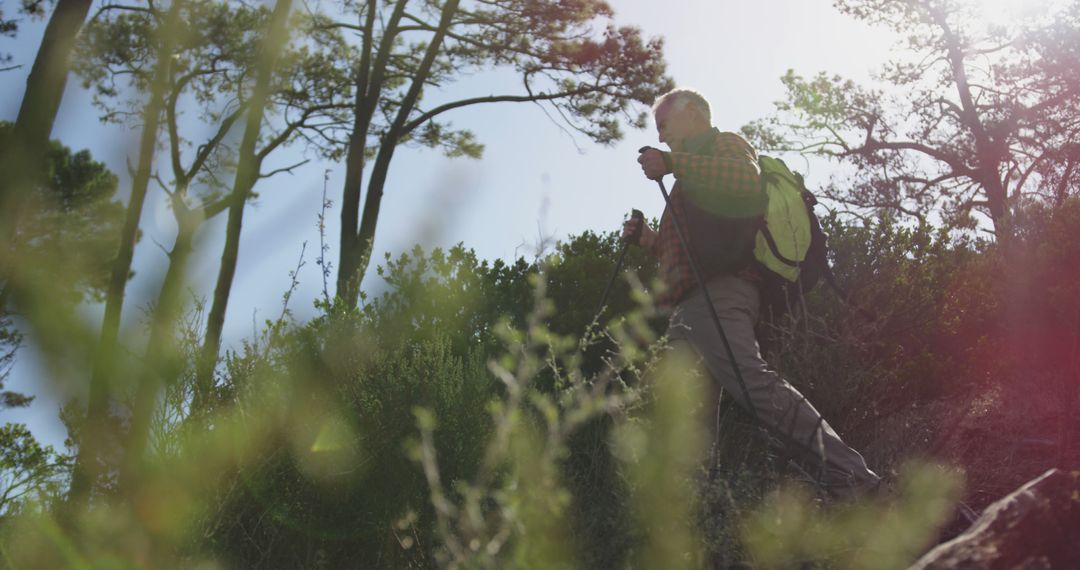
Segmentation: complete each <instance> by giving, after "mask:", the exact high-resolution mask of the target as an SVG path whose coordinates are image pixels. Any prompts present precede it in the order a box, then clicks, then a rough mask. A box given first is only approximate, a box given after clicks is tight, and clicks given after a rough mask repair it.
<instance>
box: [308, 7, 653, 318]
mask: <svg viewBox="0 0 1080 570" xmlns="http://www.w3.org/2000/svg"><path fill="white" fill-rule="evenodd" d="M355 16H356V17H357V23H355V24H354V23H350V22H339V21H332V20H330V19H326V20H325V22H324V24H325V26H327V27H332V28H340V29H345V30H349V31H351V32H352V33H353V34H354V35H355V39H356V41H357V43H358V45H357V47H356V51H357V52H358V56H359V60H358V61H356V62H354V63H353V65H354V66H355V77H354V80H355V85H356V87H355V93H354V96H355V99H354V101H353V105H352V117H351V122H350V124H349V125H348V126H347V128H346V129H345V130H344V131H341V130H340V129H338V130H337V131H336V132H335V131H330V130H328V132H327V134H326V136H327V137H328V138H332V139H335V140H338V141H339V142H340V144H341V146H340V147H339V151H338V152H339V153H340V152H344V155H345V164H346V171H345V183H344V188H343V189H342V201H341V205H342V211H341V239H340V241H341V244H340V245H341V251H340V257H339V261H338V268H337V269H338V277H337V296H338V297H339V298H340V299H341V300H342V302H343V303H345V305H346V306H347V307H354V306H355V305H356V302H357V296H358V294H359V290H360V282H361V280H362V277H363V274H364V272H365V270H366V268H367V265H368V260H369V257H370V255H371V251H372V243H373V240H374V238H375V229H376V224H377V222H378V218H379V213H380V205H381V202H382V196H383V193H384V191H385V189H386V183H387V180H388V177H389V169H390V164H391V162H392V160H393V157H394V153H395V152H396V151H397V149H398V148H399V147H400V146H401V145H405V144H416V145H423V146H427V147H430V148H440V149H442V150H443V152H444V153H445V154H446V155H448V156H451V157H453V156H469V157H474V158H475V157H479V156H480V154H481V152H482V150H483V146H482V145H481V144H480V143H479V142H477V141H476V140H475V137H474V136H473V134H472V133H471V132H469V131H468V130H458V129H455V128H453V126H452V125H451V124H450V123H449V122H445V121H443V120H442V119H443V117H444V115H445V114H446V113H448V112H450V111H453V110H454V109H460V108H462V107H466V106H471V105H480V104H485V103H496V102H531V103H536V104H539V105H545V106H547V107H548V108H551V109H554V111H555V112H556V113H557V114H558V115H559V116H560V117H561V118H562V120H563V121H564V122H565V123H566V124H567V125H569V126H570V127H571V128H572V129H574V130H576V131H578V132H580V133H582V134H584V135H586V136H588V137H589V138H590V139H592V140H594V141H596V142H599V143H611V142H613V141H615V140H618V139H619V138H620V136H621V131H620V127H619V118H620V117H624V118H626V119H628V120H629V121H630V123H631V124H632V125H633V126H635V127H638V128H640V127H642V126H643V125H644V121H645V113H644V112H637V113H635V105H636V104H641V103H644V104H648V103H651V102H652V100H653V99H654V98H655V97H656V96H657V95H658V94H660V93H662V92H664V91H665V90H667V89H669V88H670V87H671V85H672V83H671V80H670V79H669V78H667V77H665V76H664V63H663V58H662V42H661V41H660V40H658V39H653V40H649V41H648V42H646V41H643V40H642V38H641V34H640V32H639V31H638V30H637V29H635V28H629V27H623V28H616V27H615V26H614V25H613V24H612V23H611V19H612V10H611V8H610V7H609V6H608V5H607V3H605V2H602V1H600V0H574V1H571V2H565V1H556V0H542V1H536V0H493V1H485V2H475V1H473V2H470V1H466V2H461V3H459V2H457V1H454V0H447V1H442V2H440V1H438V0H422V1H416V0H414V1H413V2H409V1H408V0H398V1H396V2H387V3H380V2H377V1H376V0H369V1H368V2H365V3H363V4H362V5H359V8H358V9H357V10H356V14H355ZM596 22H604V23H605V24H606V26H607V27H606V28H605V29H604V30H603V32H602V33H601V34H600V35H599V37H597V34H596V33H595V32H594V29H593V25H594V24H595V23H596ZM493 67H499V68H508V69H512V70H514V71H515V72H516V73H517V74H519V75H520V77H521V88H520V90H519V91H517V92H509V93H505V94H498V95H487V96H477V97H468V98H463V99H459V100H455V101H450V102H447V103H443V104H439V105H436V106H430V107H429V106H425V105H423V103H424V99H423V95H424V93H425V90H432V89H437V88H439V87H441V86H444V85H446V84H448V83H451V82H453V81H456V80H458V79H459V78H461V77H466V76H468V75H469V74H470V73H471V72H475V71H480V70H487V69H490V68H493ZM369 160H373V161H374V162H373V164H372V167H371V171H370V174H368V176H367V183H366V184H367V193H366V197H365V198H364V203H363V214H362V216H361V209H360V206H361V195H362V193H363V187H364V183H365V182H364V180H365V169H366V168H367V164H368V161H369Z"/></svg>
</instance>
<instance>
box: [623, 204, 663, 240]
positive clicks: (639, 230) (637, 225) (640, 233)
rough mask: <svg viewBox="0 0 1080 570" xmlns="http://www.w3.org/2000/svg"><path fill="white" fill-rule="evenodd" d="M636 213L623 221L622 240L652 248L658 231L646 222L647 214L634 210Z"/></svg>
mask: <svg viewBox="0 0 1080 570" xmlns="http://www.w3.org/2000/svg"><path fill="white" fill-rule="evenodd" d="M634 214H635V215H633V216H630V219H629V220H626V222H624V223H623V230H622V240H623V241H624V242H627V243H630V244H636V245H640V246H641V247H644V248H646V249H650V248H652V244H653V243H654V242H655V241H656V231H655V230H653V229H652V228H650V227H649V226H648V225H647V224H646V223H645V216H643V215H639V214H640V212H638V211H637V210H634Z"/></svg>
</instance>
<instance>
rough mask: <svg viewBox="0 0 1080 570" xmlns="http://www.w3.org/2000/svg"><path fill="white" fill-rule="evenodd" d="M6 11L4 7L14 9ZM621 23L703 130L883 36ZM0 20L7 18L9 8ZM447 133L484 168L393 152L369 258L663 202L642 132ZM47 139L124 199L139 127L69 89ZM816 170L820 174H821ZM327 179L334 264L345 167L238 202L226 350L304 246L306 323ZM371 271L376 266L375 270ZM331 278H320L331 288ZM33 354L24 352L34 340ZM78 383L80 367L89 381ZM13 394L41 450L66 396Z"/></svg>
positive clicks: (260, 314) (138, 284)
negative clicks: (658, 52) (648, 51)
mask: <svg viewBox="0 0 1080 570" xmlns="http://www.w3.org/2000/svg"><path fill="white" fill-rule="evenodd" d="M13 4H14V2H12V1H8V0H5V1H4V7H5V8H6V9H7V10H8V11H10V12H14V10H13V8H14V6H13ZM611 4H612V6H613V8H614V9H615V12H616V20H617V22H618V23H619V24H632V25H637V26H640V27H641V28H643V29H644V31H645V33H646V35H648V36H662V37H664V38H665V41H666V46H665V53H666V56H667V60H668V62H669V73H670V75H671V76H672V77H674V78H675V81H676V82H677V83H678V84H679V85H681V86H689V87H694V88H696V89H698V90H700V91H702V92H703V93H704V94H705V95H706V96H707V97H709V98H710V100H711V102H712V104H713V109H714V110H713V115H714V124H715V125H716V126H718V127H720V128H721V129H724V130H735V129H737V128H738V127H740V126H742V125H743V124H745V123H747V122H749V121H751V120H754V119H756V118H760V117H763V116H765V115H767V114H768V113H770V112H771V110H772V103H773V101H775V100H777V99H780V98H781V97H782V95H783V93H782V86H781V84H780V81H779V78H780V76H781V75H783V74H784V73H785V72H786V70H787V69H788V68H794V69H795V70H796V71H798V72H800V73H802V74H811V73H814V72H816V71H819V70H824V71H829V72H832V73H839V74H842V75H845V76H848V77H851V78H854V79H857V80H859V79H867V78H868V77H869V74H870V71H871V70H872V69H874V68H876V66H877V65H878V64H879V63H880V62H883V61H884V60H885V59H886V57H887V56H888V54H889V49H890V46H891V45H892V43H893V41H894V38H893V37H892V36H891V35H890V33H889V32H888V31H886V30H882V29H871V28H869V27H867V26H866V25H864V24H862V23H859V22H856V21H854V20H852V19H850V18H847V17H845V16H843V15H841V14H839V13H838V12H837V11H836V10H835V9H834V8H833V7H832V5H831V2H830V1H829V0H758V1H755V2H746V1H729V0H671V1H668V2H655V1H652V2H649V1H644V0H614V1H612V2H611ZM6 13H7V12H6ZM42 28H43V23H30V22H28V23H25V24H24V25H23V27H22V29H21V31H20V34H19V36H18V38H17V39H16V40H14V41H12V40H0V41H2V43H0V49H2V50H3V51H10V52H13V53H14V55H15V62H14V63H16V64H23V67H22V68H20V69H18V70H15V71H8V72H4V73H3V74H2V75H0V77H2V79H3V80H4V81H3V82H2V84H0V119H6V120H13V118H14V116H15V114H16V113H17V109H18V105H19V102H20V100H21V97H22V91H23V87H24V84H25V76H26V73H27V71H28V68H29V64H30V63H31V62H32V58H33V55H34V53H35V51H36V49H37V46H38V43H39V41H40V34H41V30H42ZM516 85H517V82H516V81H515V80H514V78H513V77H512V76H511V75H508V74H506V73H500V72H497V71H496V72H492V73H489V74H483V75H481V76H476V77H472V78H469V79H466V80H463V81H462V82H461V83H459V84H457V85H454V86H453V87H452V88H451V89H452V93H451V94H443V95H437V94H436V95H433V96H434V97H449V96H459V95H464V96H476V95H487V94H498V93H502V92H506V91H507V90H509V89H513V88H514V87H515V86H516ZM448 118H449V119H451V120H452V121H453V122H454V124H455V125H457V126H460V127H467V128H470V129H472V130H473V131H474V132H475V133H476V135H477V138H478V139H479V140H480V141H481V142H483V143H485V144H486V145H487V150H486V152H485V153H484V156H483V158H482V159H480V160H470V159H454V160H449V159H445V158H443V157H442V156H441V155H439V154H438V153H436V152H432V151H427V150H418V151H413V150H410V151H407V152H401V153H399V154H398V155H396V157H395V162H394V163H393V165H392V167H391V171H390V178H389V182H388V184H387V189H386V195H385V198H384V200H383V205H382V215H381V218H380V222H379V230H378V234H377V235H376V242H375V247H376V255H375V258H374V259H375V260H377V261H381V260H382V252H385V251H391V252H394V253H395V254H396V253H399V252H401V251H403V250H407V249H409V248H411V246H412V245H413V244H414V243H417V242H418V241H419V242H421V243H423V244H424V245H425V246H427V247H428V248H430V247H431V246H442V247H446V246H450V245H453V244H455V243H458V242H464V244H465V245H466V246H468V247H471V248H473V249H475V250H476V252H477V254H478V255H479V256H480V257H482V258H487V259H493V258H504V259H508V258H512V257H514V256H516V255H527V256H528V255H531V252H532V251H533V250H534V247H535V244H536V242H537V241H538V238H539V236H541V235H543V236H544V237H548V238H551V237H553V238H556V239H559V238H564V237H566V236H567V235H570V234H575V233H580V232H582V231H584V230H587V229H593V230H611V229H616V228H618V226H619V224H620V222H621V220H622V218H623V216H624V215H625V213H626V212H628V211H629V210H630V209H631V208H634V207H636V208H639V209H642V210H643V211H644V212H645V213H646V215H648V216H650V217H651V216H659V214H660V212H661V211H662V209H663V201H662V198H661V197H660V196H659V194H658V192H657V191H656V186H655V184H653V183H650V182H649V181H647V180H645V179H644V178H643V177H642V175H641V173H640V170H639V169H638V166H637V164H636V162H635V159H636V157H637V153H636V149H637V148H639V147H640V146H642V145H644V144H655V142H656V136H655V132H654V131H653V130H652V125H651V124H650V125H649V128H648V129H647V130H645V131H629V132H628V133H627V136H626V138H625V140H624V141H623V142H621V143H620V144H618V145H616V146H614V147H601V146H598V145H595V144H593V143H591V142H589V141H588V140H587V139H586V138H584V137H582V136H577V137H574V138H572V137H570V136H569V135H567V134H566V133H565V132H564V131H563V130H562V129H560V128H559V127H558V126H557V125H556V124H554V123H553V122H552V121H551V120H550V119H549V118H548V117H547V116H546V115H545V114H544V113H543V112H542V111H541V110H540V109H539V108H538V107H536V106H535V105H531V104H507V103H504V104H497V105H488V106H483V107H472V108H465V109H461V110H459V111H456V112H455V113H453V114H451V115H449V116H448ZM52 136H53V138H56V139H59V140H61V141H62V142H64V143H65V144H66V145H68V146H70V147H72V148H73V149H82V148H89V149H90V150H91V152H92V153H93V155H94V157H95V158H96V159H98V160H101V161H104V162H106V163H107V164H108V165H109V166H110V168H112V170H113V171H114V172H116V173H117V174H118V175H119V176H120V179H121V183H120V188H121V193H122V194H125V195H126V193H127V192H128V188H129V185H130V181H129V178H128V176H127V173H126V167H125V161H126V160H128V159H129V157H130V159H131V160H132V162H134V160H135V152H134V150H135V148H134V147H135V138H134V137H136V136H137V133H136V132H133V131H132V130H130V129H127V128H119V127H114V126H105V125H102V124H101V123H99V122H98V120H97V111H96V110H95V109H94V108H93V107H92V106H91V105H90V100H89V96H88V94H87V93H85V92H83V91H82V90H81V89H80V88H79V87H78V81H71V82H69V89H68V91H67V93H66V94H65V97H64V100H63V105H62V107H61V110H60V116H59V119H58V121H57V125H56V129H55V130H54V132H53V135H52ZM299 154H300V150H299V149H296V150H293V151H289V152H286V153H283V154H282V155H281V156H280V157H278V159H277V164H286V163H291V162H295V160H296V157H297V156H299ZM818 168H822V167H820V166H819V167H818ZM326 170H329V171H330V172H329V180H328V189H329V197H330V198H331V199H332V200H333V201H334V202H335V208H334V209H333V210H332V211H331V212H330V213H329V216H328V217H329V220H328V222H329V227H328V238H329V243H330V245H331V251H330V254H329V256H328V258H329V259H330V260H331V261H333V262H335V263H336V259H337V247H336V242H337V228H338V223H337V222H338V216H339V214H340V211H339V210H338V209H337V208H336V205H337V204H339V203H340V192H341V185H342V181H343V176H344V166H343V164H335V163H327V162H319V161H313V162H312V163H310V164H308V165H306V166H304V167H302V168H301V169H299V170H297V171H296V172H295V173H294V174H293V175H291V176H290V175H280V176H278V177H276V178H273V179H271V180H267V181H263V182H261V183H260V184H259V186H258V187H257V188H256V190H257V191H258V192H259V194H260V195H261V198H260V199H259V200H258V201H257V202H255V203H254V204H252V205H250V206H249V207H248V211H247V212H246V214H245V222H244V233H243V237H242V242H241V249H240V264H239V267H238V272H237V276H236V281H235V285H234V288H233V296H232V298H231V299H230V303H229V312H228V314H227V318H226V331H225V342H226V345H228V346H236V345H237V344H238V342H239V341H240V340H241V339H243V338H249V337H251V336H252V334H253V333H252V329H253V325H252V321H253V314H254V315H255V319H257V321H258V322H261V321H262V320H263V319H264V318H269V317H272V316H275V315H277V314H278V312H279V311H280V303H281V295H282V293H283V292H284V291H285V290H286V289H287V288H288V286H289V276H288V273H289V271H290V270H292V269H293V268H294V267H295V265H296V262H297V258H298V256H299V255H300V250H301V243H302V242H304V241H305V240H306V241H307V242H308V248H307V257H306V261H307V265H306V266H305V267H304V268H303V269H302V270H301V272H300V275H299V278H300V280H301V285H300V287H299V290H298V291H297V294H296V296H295V297H294V299H293V301H292V304H291V308H292V309H293V310H294V313H295V314H296V316H297V318H298V319H301V320H302V319H304V318H305V317H307V316H309V315H311V314H312V300H313V299H315V298H317V297H318V296H319V295H320V294H321V290H322V281H321V277H320V274H319V268H318V267H317V266H316V265H315V263H314V260H315V255H316V254H317V252H318V233H317V230H316V219H317V215H318V212H319V205H320V201H321V195H322V187H323V173H324V171H326ZM826 175H827V172H825V171H821V172H810V173H809V178H808V181H809V182H810V184H811V185H813V183H814V180H815V179H818V180H823V179H824V178H825V177H826ZM161 198H162V196H161V194H160V192H159V191H154V190H152V191H151V196H150V198H149V199H148V202H147V207H146V209H145V212H144V218H143V225H142V227H143V231H144V232H145V235H144V238H143V240H142V241H141V243H140V244H139V245H138V247H137V249H136V256H135V270H136V272H137V274H136V277H135V279H134V280H133V281H132V282H131V283H130V284H129V286H128V297H127V300H126V304H125V309H124V310H125V322H126V323H127V328H126V331H127V334H128V335H130V336H129V338H138V336H139V332H140V331H139V329H138V327H137V326H136V319H138V318H139V315H138V307H140V306H144V305H146V304H147V303H148V302H149V301H150V299H152V298H153V297H154V296H155V295H156V293H157V284H158V281H157V280H158V279H160V276H161V272H162V271H163V269H164V267H165V264H166V257H165V253H164V251H163V250H162V249H161V248H159V247H158V245H156V243H155V242H157V243H160V244H162V245H163V246H165V247H169V246H171V243H172V237H173V235H174V232H175V228H174V227H173V224H172V215H171V214H170V213H169V212H168V211H167V210H166V209H165V205H164V202H163V201H162V199H161ZM221 218H222V219H219V220H217V221H216V222H215V223H212V224H210V225H209V226H208V227H207V228H206V229H205V230H204V231H203V234H202V236H201V238H200V240H201V241H200V244H199V251H200V253H201V256H200V257H199V258H198V259H197V261H196V263H195V264H194V266H193V271H192V278H191V287H192V289H193V290H194V291H195V292H196V294H198V295H200V296H203V297H209V296H210V294H211V292H212V288H213V283H214V280H215V278H216V272H217V263H218V258H219V256H220V248H221V241H222V234H223V229H224V228H223V225H224V224H223V218H224V217H223V216H222V217H221ZM372 269H374V264H373V266H372ZM332 285H333V283H332V282H331V287H332ZM379 287H380V283H378V281H377V278H375V277H370V278H368V279H367V280H366V281H365V289H366V290H368V291H369V292H371V293H373V294H374V293H377V292H378V288H379ZM100 311H101V309H100V307H88V308H87V319H88V321H87V322H88V326H90V327H93V328H95V329H96V328H97V327H99V324H98V322H97V320H96V319H97V318H99V315H100ZM30 344H31V345H32V343H30ZM86 376H87V378H88V377H89V371H87V374H86ZM9 389H12V390H18V391H23V392H27V393H32V394H36V395H37V396H38V399H37V400H36V401H35V402H34V403H33V405H32V406H31V408H30V409H28V410H11V411H6V412H3V414H2V417H0V421H18V422H25V423H27V424H29V425H30V426H31V428H32V429H33V430H34V432H35V433H36V434H37V435H38V436H39V437H40V438H41V439H42V440H43V441H45V442H47V443H51V444H54V445H59V444H60V443H61V442H62V441H63V439H64V435H65V434H64V431H63V428H62V426H60V424H59V422H58V421H57V420H56V412H57V410H58V406H59V403H60V402H62V401H63V400H64V399H65V395H66V393H56V392H57V391H56V388H55V386H53V385H52V384H50V382H49V379H48V375H47V374H45V373H44V371H43V368H42V367H41V366H40V363H38V362H37V355H36V354H35V353H34V350H33V347H32V346H28V347H27V349H26V350H24V351H23V352H22V353H20V354H19V357H18V363H17V364H16V367H15V369H14V371H13V374H12V378H11V382H10V385H9Z"/></svg>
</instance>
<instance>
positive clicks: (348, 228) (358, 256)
mask: <svg viewBox="0 0 1080 570" xmlns="http://www.w3.org/2000/svg"><path fill="white" fill-rule="evenodd" d="M407 3H408V0H398V3H397V4H396V5H395V6H394V11H393V12H392V13H391V14H390V19H389V20H388V22H387V24H386V27H385V29H384V30H383V37H382V41H381V42H380V43H379V51H378V54H377V55H376V56H375V62H374V64H373V63H372V51H373V48H374V42H375V15H376V11H377V6H378V2H375V1H373V0H369V2H368V6H367V18H366V21H365V23H364V47H363V50H364V51H363V54H362V55H361V58H360V69H359V71H358V73H357V76H356V101H355V104H354V107H353V114H354V117H355V118H354V120H353V130H352V133H351V134H350V135H349V149H348V151H347V152H348V158H347V159H346V162H345V187H344V188H343V190H342V198H341V252H340V254H339V256H338V278H337V297H338V298H339V299H340V300H341V302H343V303H344V304H345V307H346V308H348V309H353V308H355V307H356V301H357V297H358V296H359V295H360V282H361V280H362V279H363V272H362V270H360V269H359V268H360V266H361V265H365V266H366V263H362V260H363V256H364V252H365V251H366V250H368V249H369V247H368V245H369V244H364V243H363V242H361V241H359V240H358V239H357V225H358V222H359V214H360V194H361V192H362V190H363V184H364V163H365V158H364V151H365V150H366V149H367V136H368V129H370V128H371V118H372V117H373V116H374V115H375V111H376V110H377V109H378V105H379V99H380V97H382V87H383V78H384V77H385V75H386V65H387V62H388V61H389V59H390V54H391V52H392V51H393V47H394V39H395V38H396V36H397V33H398V24H399V23H400V22H401V18H402V17H403V16H404V14H405V5H406V4H407ZM369 191H370V190H369Z"/></svg>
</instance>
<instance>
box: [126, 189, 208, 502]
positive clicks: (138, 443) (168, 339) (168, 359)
mask: <svg viewBox="0 0 1080 570" xmlns="http://www.w3.org/2000/svg"><path fill="white" fill-rule="evenodd" d="M175 207H176V208H178V209H180V208H184V206H183V205H176V206H175ZM177 214H178V215H177V218H178V219H177V221H178V228H177V232H176V241H175V242H174V243H173V248H172V251H171V252H170V253H169V268H168V269H167V270H166V272H165V279H164V281H162V283H161V289H160V290H159V292H158V298H157V304H156V305H155V306H154V312H153V318H152V321H151V324H150V339H149V340H148V341H147V345H146V352H145V358H144V359H143V362H144V364H143V367H142V369H141V371H140V374H139V382H138V384H137V385H136V388H135V402H134V406H133V408H132V414H131V423H130V427H129V428H128V438H127V443H126V445H125V446H124V461H123V463H122V464H121V474H120V475H121V476H120V483H121V487H122V488H124V489H127V490H132V489H133V487H134V485H136V484H137V481H138V475H139V472H140V466H141V462H142V459H143V457H144V456H145V453H146V444H147V441H148V437H149V433H150V423H151V420H152V418H153V414H154V409H155V407H156V406H157V401H158V394H159V393H160V391H161V387H162V386H164V385H168V384H169V383H171V382H175V381H176V378H177V376H178V375H179V372H180V358H179V357H180V355H179V354H178V352H177V350H176V346H175V345H174V343H173V333H174V331H175V327H176V323H177V321H178V319H179V316H180V307H181V306H182V305H183V304H182V302H181V295H182V293H183V288H184V282H185V279H184V278H185V276H186V275H187V265H188V260H189V259H190V258H191V252H192V249H193V247H192V243H193V242H194V240H195V232H196V230H197V229H198V228H199V226H200V225H201V223H200V222H199V221H198V220H197V218H196V216H194V215H193V214H192V213H191V212H189V211H186V209H184V210H179V211H178V212H177Z"/></svg>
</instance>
